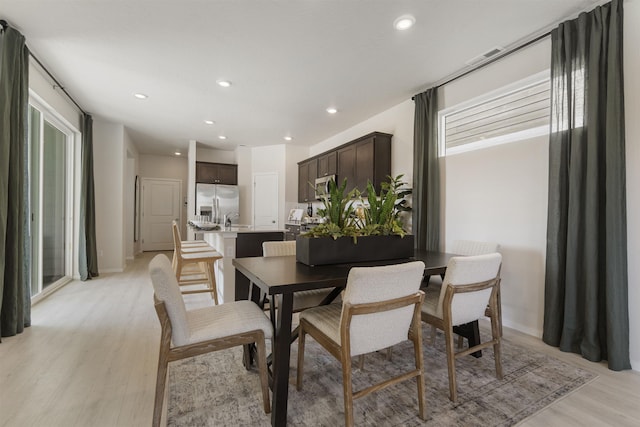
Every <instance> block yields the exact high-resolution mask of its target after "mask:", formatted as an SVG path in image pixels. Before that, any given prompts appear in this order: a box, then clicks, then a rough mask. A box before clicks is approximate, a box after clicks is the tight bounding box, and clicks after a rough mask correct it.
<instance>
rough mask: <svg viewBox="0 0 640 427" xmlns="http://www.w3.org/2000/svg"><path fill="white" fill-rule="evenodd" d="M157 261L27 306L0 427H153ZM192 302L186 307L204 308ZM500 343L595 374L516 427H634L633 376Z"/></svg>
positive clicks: (1, 361)
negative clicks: (150, 270)
mask: <svg viewBox="0 0 640 427" xmlns="http://www.w3.org/2000/svg"><path fill="white" fill-rule="evenodd" d="M153 255H154V254H151V253H145V254H144V255H141V256H140V257H138V258H136V260H135V261H134V262H132V263H131V264H130V265H129V266H128V267H127V269H126V271H125V272H124V273H119V274H104V275H102V276H100V277H99V278H97V279H94V280H91V281H87V282H79V281H75V282H72V283H70V284H68V285H67V286H65V287H64V288H62V289H61V290H59V291H57V292H55V293H54V294H52V295H51V296H50V297H49V298H47V299H45V300H44V301H42V302H40V303H38V304H36V305H35V306H34V307H33V312H32V326H31V327H30V328H27V329H26V331H25V332H24V333H23V334H20V335H18V336H15V337H10V338H4V339H3V340H2V341H3V342H2V344H0V425H1V426H20V427H22V426H148V425H151V414H152V409H153V393H154V386H155V374H156V363H157V355H158V348H157V347H158V342H159V338H160V337H159V334H160V326H159V324H158V320H157V317H156V314H155V311H154V309H153V303H152V295H153V293H152V290H151V284H150V282H149V278H148V275H147V264H148V262H149V260H150V259H151V258H152V256H153ZM189 297H190V298H191V297H193V299H191V300H187V304H188V306H191V307H195V306H197V305H202V304H203V303H207V302H206V300H204V299H203V297H204V295H203V294H200V295H197V296H189ZM505 336H506V337H507V338H508V339H510V340H512V341H514V342H516V343H518V344H520V345H524V346H526V347H528V348H531V350H532V351H539V352H544V353H547V354H550V355H552V356H555V357H557V358H559V359H562V360H564V361H566V362H569V363H571V364H574V365H576V366H579V367H582V368H584V369H588V370H591V371H593V372H595V373H597V374H598V375H599V376H598V378H597V379H595V380H594V381H592V382H591V383H589V384H587V385H585V386H583V387H582V388H581V389H579V390H578V391H576V392H574V393H573V394H571V395H569V396H567V397H565V398H564V399H562V400H560V401H558V402H556V403H554V404H553V405H551V406H549V407H547V408H546V409H545V410H543V411H542V412H540V413H538V414H537V415H535V416H534V417H532V418H530V419H528V420H525V421H524V422H523V423H521V425H524V426H527V427H534V426H573V425H575V426H582V427H584V426H639V425H640V374H639V373H637V372H622V373H620V372H612V371H609V370H608V369H606V366H604V365H603V364H595V363H591V362H587V361H585V360H584V359H582V358H580V357H579V356H576V355H573V354H566V353H562V352H560V351H558V350H556V349H554V348H551V347H549V346H546V345H544V344H543V343H542V342H541V341H540V340H539V339H537V338H533V337H530V336H527V335H523V334H520V333H518V332H514V331H511V330H509V329H505ZM427 403H428V397H427Z"/></svg>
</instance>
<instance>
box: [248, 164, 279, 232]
mask: <svg viewBox="0 0 640 427" xmlns="http://www.w3.org/2000/svg"><path fill="white" fill-rule="evenodd" d="M253 225H254V227H256V228H260V229H277V228H278V174H277V173H275V172H274V173H261V174H254V175H253Z"/></svg>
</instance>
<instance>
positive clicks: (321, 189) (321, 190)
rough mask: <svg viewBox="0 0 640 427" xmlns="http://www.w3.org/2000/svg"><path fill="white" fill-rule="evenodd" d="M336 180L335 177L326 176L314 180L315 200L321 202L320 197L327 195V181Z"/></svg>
mask: <svg viewBox="0 0 640 427" xmlns="http://www.w3.org/2000/svg"><path fill="white" fill-rule="evenodd" d="M331 180H334V181H335V180H336V176H335V175H327V176H322V177H320V178H316V183H315V189H316V200H322V196H323V195H325V194H329V181H331Z"/></svg>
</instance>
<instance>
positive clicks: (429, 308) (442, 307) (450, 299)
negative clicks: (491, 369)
mask: <svg viewBox="0 0 640 427" xmlns="http://www.w3.org/2000/svg"><path fill="white" fill-rule="evenodd" d="M501 263H502V256H501V255H500V254H499V253H492V254H486V255H475V256H468V257H453V258H451V259H450V260H449V264H448V265H447V272H446V274H445V276H444V281H443V284H442V288H441V290H440V294H439V295H435V296H434V295H433V294H430V295H427V296H426V297H425V300H424V303H423V304H422V320H423V321H424V322H426V323H428V324H431V325H433V326H435V327H437V328H438V329H441V330H443V331H444V336H445V347H446V350H447V366H448V369H449V398H450V399H451V400H452V401H453V402H456V401H457V398H458V393H457V389H456V368H455V359H456V358H458V357H461V356H465V355H468V354H471V353H473V352H476V351H478V350H481V349H483V348H486V347H489V346H493V351H494V358H495V364H496V376H497V377H498V378H499V379H502V364H501V361H500V357H501V356H500V332H499V321H500V319H499V317H498V316H491V341H488V342H485V343H480V344H478V345H476V346H473V347H470V348H468V349H466V350H462V351H459V352H457V353H456V352H455V350H454V345H453V327H454V326H458V325H462V324H465V323H469V322H473V321H475V320H478V319H480V318H481V317H482V316H483V315H484V314H485V310H486V308H487V306H489V307H491V310H492V312H493V313H496V312H497V289H498V284H499V282H500V276H499V272H500V265H501Z"/></svg>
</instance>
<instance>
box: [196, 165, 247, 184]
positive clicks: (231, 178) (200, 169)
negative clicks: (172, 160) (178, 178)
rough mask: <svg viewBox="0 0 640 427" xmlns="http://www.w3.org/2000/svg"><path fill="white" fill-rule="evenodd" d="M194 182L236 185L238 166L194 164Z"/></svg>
mask: <svg viewBox="0 0 640 427" xmlns="http://www.w3.org/2000/svg"><path fill="white" fill-rule="evenodd" d="M196 182H202V183H206V184H227V185H238V165H232V164H228V163H207V162H196Z"/></svg>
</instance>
